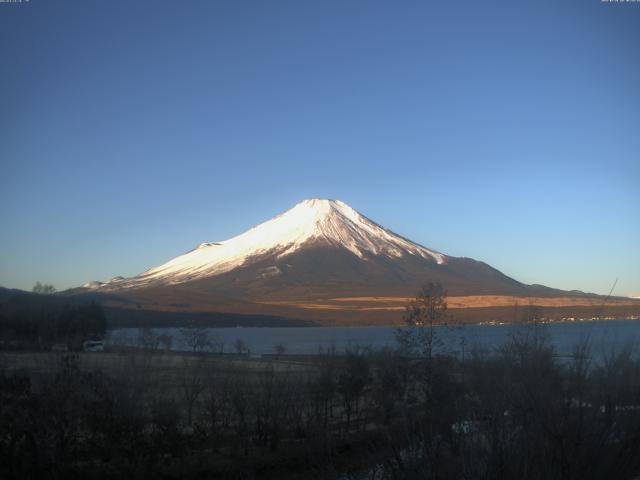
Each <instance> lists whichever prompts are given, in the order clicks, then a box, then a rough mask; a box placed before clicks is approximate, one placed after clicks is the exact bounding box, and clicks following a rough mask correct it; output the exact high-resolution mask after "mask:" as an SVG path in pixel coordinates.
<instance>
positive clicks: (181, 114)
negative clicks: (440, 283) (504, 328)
mask: <svg viewBox="0 0 640 480" xmlns="http://www.w3.org/2000/svg"><path fill="white" fill-rule="evenodd" d="M638 45H640V4H634V3H629V4H614V3H611V4H609V3H602V2H600V1H599V0H580V1H569V0H567V1H558V0H548V1H547V0H540V1H530V2H519V1H511V2H506V1H501V2H495V1H490V0H489V1H485V2H477V1H457V2H435V1H434V2H429V1H423V0H422V1H415V2H412V1H406V2H405V1H400V2H396V1H393V2H392V1H388V2H376V1H366V2H365V1H350V2H345V1H335V2H333V1H322V2H311V1H304V0H302V1H301V0H296V1H273V2H271V1H255V2H245V1H228V2H225V1H204V0H203V1H185V2H176V1H123V0H111V1H104V2H103V1H90V0H77V1H75V0H58V1H49V0H47V1H45V0H31V1H29V2H23V3H19V4H0V73H1V74H2V75H1V77H0V78H1V80H0V87H1V88H0V168H1V170H0V171H1V172H2V175H1V177H0V178H1V180H0V182H1V183H0V185H1V188H0V212H1V222H2V227H1V228H0V285H4V286H10V287H19V288H30V287H31V286H32V285H33V284H34V283H35V282H36V281H42V282H49V283H53V284H54V285H56V286H57V287H58V289H62V288H66V287H70V286H75V285H78V284H82V283H84V282H86V281H89V280H106V279H109V278H111V277H113V276H116V275H123V276H130V275H133V274H136V273H139V272H141V271H143V270H145V269H147V268H148V267H150V266H153V265H157V264H158V263H160V262H163V261H165V260H168V259H169V258H172V257H174V256H176V255H178V254H181V253H183V252H184V251H186V250H189V249H190V248H192V247H194V246H195V245H197V244H199V243H201V242H204V241H216V240H223V239H226V238H229V237H231V236H234V235H236V234H238V233H241V232H242V231H244V230H246V229H247V228H249V227H251V226H253V225H255V224H257V223H260V222H262V221H264V220H267V219H268V218H270V217H272V216H273V215H275V214H277V213H280V212H281V211H283V210H286V209H287V208H289V207H291V206H293V204H295V203H297V202H299V201H300V200H302V199H304V198H311V197H328V198H338V199H341V200H343V201H345V202H347V203H349V204H350V205H352V206H353V207H354V208H356V209H358V210H360V211H361V212H362V213H364V214H365V215H367V216H369V217H370V218H372V219H374V220H376V221H377V222H379V223H381V224H383V225H385V226H387V227H388V228H391V229H393V230H395V231H396V232H398V233H400V234H402V235H404V236H406V237H409V238H411V239H412V240H415V241H417V242H419V243H422V244H424V245H426V246H429V247H431V248H435V249H437V250H440V251H442V252H444V253H447V254H450V255H457V256H469V257H473V258H476V259H480V260H483V261H486V262H488V263H490V264H491V265H493V266H495V267H496V268H498V269H500V270H502V271H503V272H505V273H506V274H508V275H510V276H513V277H515V278H517V279H519V280H521V281H524V282H526V283H542V284H546V285H549V286H553V287H559V288H565V289H582V290H585V291H594V292H598V293H607V292H608V290H609V288H610V287H611V285H612V283H613V282H614V280H615V279H616V278H619V281H618V286H617V288H616V292H615V293H617V294H620V295H626V294H632V293H637V294H640V248H639V247H640V131H639V126H640V88H639V86H640V55H639V54H638Z"/></svg>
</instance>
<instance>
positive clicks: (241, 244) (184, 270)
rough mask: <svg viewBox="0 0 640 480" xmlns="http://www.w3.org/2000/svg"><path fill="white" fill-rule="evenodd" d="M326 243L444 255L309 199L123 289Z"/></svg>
mask: <svg viewBox="0 0 640 480" xmlns="http://www.w3.org/2000/svg"><path fill="white" fill-rule="evenodd" d="M318 242H320V243H325V244H330V245H333V246H336V247H342V248H346V249H347V250H349V251H350V252H352V253H353V254H354V255H356V256H358V257H360V258H365V259H366V256H367V255H383V256H387V257H401V256H404V255H416V256H420V257H423V258H425V259H428V260H431V261H433V262H435V263H438V264H441V263H443V262H444V261H445V256H444V255H442V254H441V253H438V252H435V251H432V250H429V249H427V248H425V247H422V246H421V245H418V244H416V243H413V242H411V241H409V240H407V239H405V238H403V237H400V236H399V235H396V234H395V233H393V232H391V231H389V230H387V229H385V228H383V227H381V226H380V225H378V224H377V223H375V222H373V221H371V220H369V219H368V218H366V217H365V216H363V215H361V214H360V213H358V212H357V211H356V210H355V209H353V208H351V207H350V206H349V205H347V204H346V203H344V202H341V201H340V200H328V199H317V198H316V199H309V200H304V201H302V202H300V203H298V204H297V205H295V206H294V207H293V208H291V209H289V210H287V211H286V212H284V213H282V214H280V215H278V216H276V217H274V218H273V219H271V220H268V221H266V222H264V223H261V224H260V225H258V226H256V227H253V228H252V229H250V230H248V231H247V232H245V233H243V234H241V235H238V236H236V237H233V238H231V239H229V240H225V241H223V242H218V243H202V244H200V245H199V246H198V247H196V248H195V249H193V250H191V251H190V252H187V253H185V254H184V255H181V256H179V257H176V258H174V259H173V260H170V261H169V262H167V263H165V264H163V265H160V266H159V267H156V268H152V269H150V270H148V271H146V272H144V273H143V274H141V275H138V276H137V277H134V278H132V279H129V280H126V281H125V282H123V283H120V282H119V283H118V288H122V287H135V286H141V285H144V284H148V283H153V282H155V281H161V282H163V283H181V282H184V281H188V280H193V279H196V278H199V277H209V276H213V275H218V274H221V273H225V272H228V271H230V270H232V269H234V268H236V267H239V266H241V265H243V264H245V263H247V262H249V261H250V260H251V259H252V258H256V257H258V256H261V255H264V254H272V255H274V256H275V257H276V258H278V259H280V258H283V257H286V256H287V255H290V254H292V253H294V252H296V251H297V250H299V249H301V248H303V247H304V246H305V245H310V244H312V243H318Z"/></svg>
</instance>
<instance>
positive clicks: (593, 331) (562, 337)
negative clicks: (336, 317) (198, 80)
mask: <svg viewBox="0 0 640 480" xmlns="http://www.w3.org/2000/svg"><path fill="white" fill-rule="evenodd" d="M526 328H532V327H531V326H528V327H526V326H522V325H467V326H461V327H448V326H438V327H435V331H436V335H437V337H438V338H439V340H440V343H441V345H440V346H439V347H438V350H439V351H441V352H447V353H456V354H459V353H460V352H461V351H462V345H463V343H464V349H465V350H466V351H469V350H471V349H472V348H474V347H475V348H481V349H485V350H494V349H497V348H500V346H501V345H503V344H504V343H505V341H507V340H508V339H510V338H511V336H512V335H514V334H517V333H518V332H522V331H523V330H524V329H526ZM535 328H538V329H539V330H541V331H542V332H545V334H546V335H548V338H549V340H550V342H551V343H552V344H553V346H554V347H555V349H556V352H557V353H558V354H559V355H571V354H572V353H573V352H574V349H575V347H576V345H578V344H580V343H581V342H585V341H586V342H589V345H590V347H591V352H592V354H593V355H594V356H601V355H603V354H609V353H611V352H613V351H619V350H621V349H623V348H633V349H634V352H635V353H636V354H637V353H638V352H640V349H639V348H638V345H639V343H640V320H598V321H585V322H563V323H551V324H538V325H536V326H535ZM397 330H398V328H397V327H306V328H305V327H303V328H289V327H280V328H278V327H273V328H270V327H264V328H257V327H256V328H207V329H206V331H207V334H208V337H209V339H210V340H211V341H212V343H214V344H216V345H217V348H218V350H219V348H220V347H221V346H222V348H223V352H225V353H234V352H235V344H236V342H237V340H238V339H239V340H242V342H243V343H244V344H245V345H246V346H247V348H248V349H249V350H250V352H251V353H252V354H268V353H274V352H275V349H276V346H278V345H282V346H283V347H284V349H285V351H286V353H290V354H316V353H319V352H320V351H327V350H328V349H331V348H335V350H336V351H338V352H344V351H346V350H348V349H352V350H353V349H357V348H360V347H371V348H373V349H382V348H385V347H389V348H395V347H396V346H397V343H396V340H395V334H396V332H397ZM144 333H147V334H148V333H149V330H148V329H147V330H146V332H145V331H141V330H140V329H137V328H122V329H115V330H110V331H109V332H108V333H107V338H106V343H107V345H108V346H141V343H142V337H143V334H144ZM152 333H153V335H165V336H166V337H170V338H171V350H176V351H188V350H191V348H190V347H189V346H188V343H187V341H186V335H185V332H184V331H183V330H182V329H179V328H156V329H153V332H152Z"/></svg>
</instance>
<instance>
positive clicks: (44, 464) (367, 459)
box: [0, 326, 640, 480]
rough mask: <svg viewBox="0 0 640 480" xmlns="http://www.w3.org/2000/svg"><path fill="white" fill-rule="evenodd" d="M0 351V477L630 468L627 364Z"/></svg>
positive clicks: (399, 474) (631, 397)
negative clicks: (260, 357)
mask: <svg viewBox="0 0 640 480" xmlns="http://www.w3.org/2000/svg"><path fill="white" fill-rule="evenodd" d="M431 333H432V332H430V330H428V329H427V330H420V331H417V332H416V333H414V334H412V335H410V336H409V337H406V338H402V339H400V338H399V343H398V346H399V348H398V350H393V351H392V350H388V349H387V350H385V351H377V352H376V351H372V350H369V349H364V350H355V351H350V352H348V353H347V354H345V355H336V354H334V353H332V352H328V353H326V354H324V355H316V356H313V357H311V356H309V357H302V356H295V357H294V356H286V355H285V356H280V357H276V356H272V357H269V358H262V359H252V358H248V357H241V356H234V355H228V356H227V355H225V356H222V355H206V354H178V353H161V352H152V351H129V352H107V353H80V354H73V353H70V354H68V353H65V354H53V353H48V352H22V353H16V352H0V353H1V354H0V477H1V478H8V479H18V478H20V479H21V478H54V479H65V480H66V479H70V478H82V479H94V478H95V479H116V478H118V479H120V478H165V479H173V478H175V479H178V478H180V479H183V478H186V479H191V478H193V479H195V478H211V479H237V480H247V479H258V478H261V479H279V480H280V479H297V478H305V479H310V480H316V479H317V480H324V479H341V480H344V479H348V480H350V479H354V480H360V479H365V478H367V479H368V478H376V479H379V480H387V479H389V480H391V479H394V480H397V479H417V478H440V479H444V480H448V479H452V480H453V479H461V480H462V479H466V478H481V479H482V478H484V479H493V478H503V479H531V480H534V479H542V478H545V479H547V478H549V479H576V480H578V479H580V480H583V479H609V478H616V479H623V480H624V479H629V480H631V479H634V478H637V475H639V474H640V455H639V450H638V449H639V447H638V446H639V445H640V408H639V407H638V405H640V396H639V392H640V361H638V359H637V357H635V356H633V355H632V352H631V350H628V351H627V350H625V351H618V352H611V354H610V355H608V356H607V357H606V358H604V359H603V360H602V361H595V360H594V359H593V357H592V355H591V354H590V352H589V350H588V348H587V347H586V346H582V347H579V348H578V349H577V350H576V352H575V354H574V355H573V356H572V357H571V359H569V360H567V359H562V360H560V359H559V358H558V357H557V355H556V354H555V352H554V350H553V348H551V347H550V346H549V343H548V340H547V338H546V337H545V335H544V332H543V331H541V330H540V329H539V328H538V327H536V326H532V327H527V326H525V327H523V329H522V330H521V331H520V332H519V333H517V334H514V336H513V337H512V339H511V340H510V341H509V342H508V343H507V344H505V345H504V346H503V347H502V348H501V349H500V350H498V351H496V352H494V353H493V354H486V353H482V352H480V351H477V352H471V354H470V355H469V356H468V357H466V358H465V357H463V358H462V359H459V358H452V357H447V356H437V355H434V354H433V349H432V347H433V345H434V341H437V338H434V337H432V336H431Z"/></svg>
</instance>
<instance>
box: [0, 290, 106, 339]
mask: <svg viewBox="0 0 640 480" xmlns="http://www.w3.org/2000/svg"><path fill="white" fill-rule="evenodd" d="M106 328H107V320H106V317H105V314H104V311H103V309H102V307H101V306H100V305H99V304H98V303H96V302H89V303H86V304H70V303H69V302H68V301H67V299H65V298H64V297H55V296H52V295H36V294H22V295H14V296H12V297H10V298H8V299H7V300H6V301H5V302H4V303H2V304H0V341H1V342H2V346H3V347H4V348H5V349H7V348H12V347H15V348H29V349H34V348H35V349H41V348H44V349H47V348H49V347H50V346H51V345H53V344H57V343H62V344H65V345H68V347H69V348H71V349H74V350H78V349H80V348H81V346H82V342H83V341H84V340H87V339H94V338H102V337H104V334H105V331H106Z"/></svg>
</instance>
